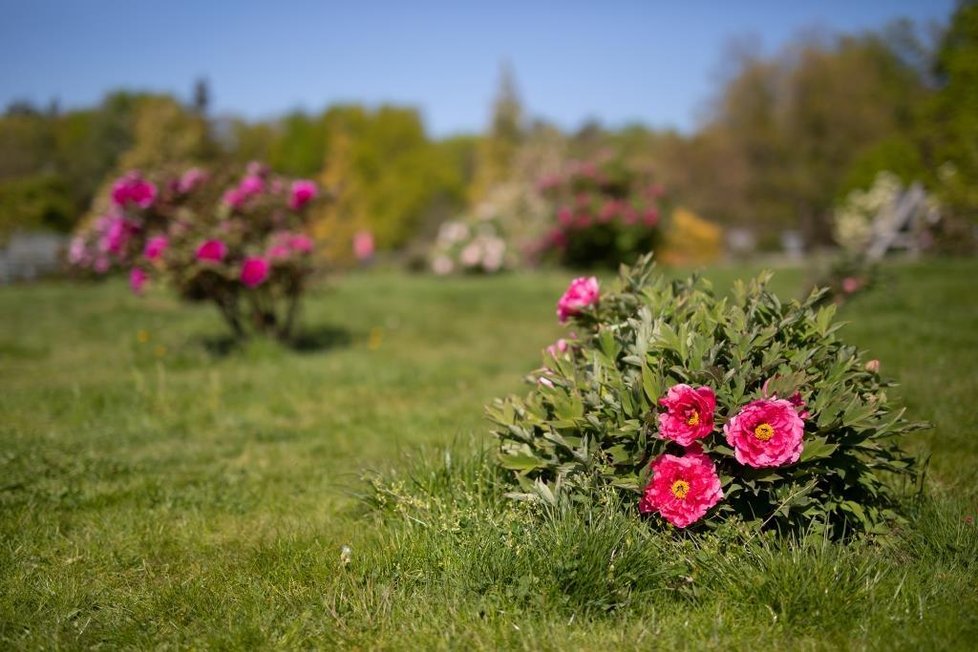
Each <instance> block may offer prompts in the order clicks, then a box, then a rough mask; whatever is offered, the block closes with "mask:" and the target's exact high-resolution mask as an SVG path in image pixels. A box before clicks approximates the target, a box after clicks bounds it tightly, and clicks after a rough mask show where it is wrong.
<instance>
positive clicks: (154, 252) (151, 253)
mask: <svg viewBox="0 0 978 652" xmlns="http://www.w3.org/2000/svg"><path fill="white" fill-rule="evenodd" d="M169 244H170V241H169V240H167V238H166V236H165V235H154V236H153V237H152V238H150V239H149V240H147V241H146V247H145V249H143V255H144V256H146V259H147V260H159V259H160V257H161V256H162V255H163V252H164V251H166V248H167V246H168V245H169Z"/></svg>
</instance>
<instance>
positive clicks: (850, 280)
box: [842, 276, 863, 294]
mask: <svg viewBox="0 0 978 652" xmlns="http://www.w3.org/2000/svg"><path fill="white" fill-rule="evenodd" d="M862 286H863V282H862V280H860V279H859V278H857V277H855V276H847V277H845V278H844V279H842V291H843V292H845V293H846V294H852V293H853V292H856V291H858V290H859V288H861V287H862Z"/></svg>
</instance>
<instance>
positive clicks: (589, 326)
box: [488, 256, 922, 535]
mask: <svg viewBox="0 0 978 652" xmlns="http://www.w3.org/2000/svg"><path fill="white" fill-rule="evenodd" d="M769 279H770V275H769V274H763V275H761V276H760V277H759V278H758V279H756V280H754V281H752V282H751V283H749V284H743V283H739V282H738V283H737V284H736V285H735V286H734V291H733V295H732V297H730V298H729V299H727V298H724V299H718V298H717V297H716V296H715V295H714V293H713V292H712V290H711V289H710V285H709V284H708V283H706V282H704V281H703V280H701V279H699V278H696V277H693V278H691V279H688V280H677V281H669V280H667V279H666V278H664V277H663V276H661V275H659V274H656V273H655V271H654V269H653V265H652V261H651V256H647V257H644V258H643V259H642V260H640V261H639V262H638V263H637V264H636V265H635V266H634V267H633V268H631V269H628V268H623V269H622V272H621V278H620V281H619V283H618V286H617V287H616V289H614V290H612V291H611V292H607V293H604V294H603V296H602V297H601V300H600V303H599V304H598V307H597V308H596V309H593V310H587V311H584V312H582V313H580V314H579V315H577V316H576V318H575V321H576V324H575V326H576V328H577V331H578V336H577V339H576V341H575V343H574V344H573V346H572V347H571V348H570V349H569V351H570V353H569V355H557V356H555V357H552V358H551V359H550V360H549V361H548V362H547V363H546V364H547V365H549V368H548V369H546V370H545V371H544V372H543V373H542V374H538V376H537V377H538V378H540V377H542V378H543V379H544V382H540V380H537V385H536V387H535V388H534V389H533V390H532V391H531V392H530V393H529V394H528V395H526V396H525V397H524V398H518V397H509V398H507V399H505V400H497V401H495V402H494V403H493V404H492V405H491V406H490V407H489V408H488V413H489V416H490V419H491V420H492V421H493V423H494V426H495V427H494V430H493V432H494V434H495V435H496V437H497V438H498V439H499V442H500V456H499V463H500V464H501V465H502V466H503V467H504V468H506V469H510V470H511V471H512V475H513V477H514V479H515V480H516V481H517V482H518V484H519V487H520V490H519V492H520V493H519V494H518V495H521V496H523V497H526V498H530V499H536V500H539V499H543V500H545V501H547V502H557V501H560V500H564V499H566V500H569V501H573V502H577V503H584V504H586V503H587V502H589V501H590V500H593V496H594V495H595V492H596V491H600V490H601V489H602V488H604V487H608V486H613V487H616V488H618V489H620V490H621V491H622V492H623V494H624V495H626V496H631V497H632V498H631V501H634V502H637V495H638V494H639V493H640V492H641V490H642V489H643V487H644V486H645V485H646V482H647V481H648V479H649V471H648V466H649V463H650V461H651V460H654V459H655V458H656V457H658V456H659V455H660V454H662V453H665V452H668V451H671V450H673V449H672V448H671V447H670V446H671V445H670V444H669V442H667V441H665V440H663V439H661V438H659V436H658V435H657V430H656V414H657V409H656V408H657V405H658V401H659V399H660V398H662V397H663V396H665V394H666V391H667V390H668V389H669V388H670V387H672V386H673V385H676V384H679V383H685V384H689V385H692V386H694V387H696V386H707V387H710V388H712V389H713V390H714V392H715V393H716V399H717V417H716V418H717V424H718V425H717V427H716V429H715V431H714V432H713V433H712V434H710V435H708V436H707V437H706V438H705V439H703V440H701V441H702V444H703V448H704V450H705V451H706V452H707V453H708V454H709V455H710V456H711V458H712V460H713V461H714V463H715V464H716V466H717V469H718V472H719V474H720V476H721V479H722V484H723V493H724V499H723V501H721V503H720V504H719V506H718V507H717V508H716V509H715V510H712V511H711V512H710V513H709V514H708V516H707V519H706V521H707V523H708V524H709V525H710V526H713V527H715V526H716V525H717V524H719V523H722V522H723V521H725V520H727V519H729V518H738V519H742V520H744V521H747V522H750V523H752V524H754V525H755V526H756V527H759V528H766V527H772V528H777V529H779V530H781V531H799V530H809V529H813V528H822V527H826V528H827V529H828V531H830V532H831V533H832V534H833V535H841V534H845V533H849V532H853V531H856V532H859V531H873V532H875V531H881V530H883V529H884V528H885V526H886V524H887V523H889V522H891V521H893V520H894V519H896V518H897V513H896V512H895V511H894V510H895V508H896V507H897V502H898V496H899V492H900V490H901V489H906V486H903V487H901V486H900V484H899V483H900V481H903V482H911V481H913V479H914V478H915V474H916V470H915V464H914V460H913V458H912V457H910V456H908V455H907V454H906V453H904V452H903V451H902V450H901V448H900V447H899V444H900V440H901V439H902V437H903V436H904V435H906V434H907V433H909V432H911V431H913V430H916V429H919V428H921V427H922V424H916V423H910V422H908V421H907V420H905V419H904V418H903V411H902V410H895V409H894V408H893V407H892V406H891V405H890V403H889V401H888V398H887V389H888V388H889V387H890V386H891V384H890V383H888V382H886V381H884V380H882V379H881V378H880V377H879V376H878V374H876V373H874V372H872V371H869V370H867V369H866V368H865V366H864V362H863V361H862V360H861V355H860V353H859V351H858V350H857V349H856V348H855V347H853V346H849V345H846V344H844V343H843V342H842V341H841V340H839V339H838V338H837V336H836V334H835V333H836V330H837V329H838V328H839V325H838V324H833V321H832V318H833V313H834V311H835V309H834V307H832V306H829V307H822V308H818V307H817V304H818V303H819V299H820V297H821V293H819V292H813V293H812V294H811V295H810V296H809V297H808V298H807V299H806V300H805V301H803V302H798V301H791V302H782V301H781V300H780V299H778V297H777V296H776V295H775V294H774V293H772V292H771V291H770V290H769V289H768V288H767V282H768V280H769ZM795 393H799V394H800V396H801V398H802V399H803V400H804V401H805V403H806V407H805V409H806V410H807V411H808V415H807V416H806V417H805V431H804V439H803V441H804V449H803V451H802V453H801V458H800V460H799V461H798V462H797V463H792V464H788V465H785V466H779V467H775V468H761V469H757V468H752V467H747V466H743V465H741V464H740V463H739V462H737V460H736V459H735V458H734V451H733V450H732V449H731V448H730V446H729V445H728V443H727V441H725V440H724V439H723V437H722V435H721V433H720V432H719V431H720V430H721V427H722V426H723V424H724V423H725V422H726V421H727V420H728V419H730V418H732V417H733V416H734V415H735V414H736V413H737V412H738V411H739V410H740V409H741V408H742V407H743V406H744V405H746V404H747V403H749V402H750V401H753V400H757V399H760V398H764V397H767V396H772V395H775V396H781V397H789V396H792V395H793V394H795ZM626 502H629V501H628V499H626Z"/></svg>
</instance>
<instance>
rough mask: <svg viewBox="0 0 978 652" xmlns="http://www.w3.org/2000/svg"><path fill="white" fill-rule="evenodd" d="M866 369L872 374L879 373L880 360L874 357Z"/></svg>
mask: <svg viewBox="0 0 978 652" xmlns="http://www.w3.org/2000/svg"><path fill="white" fill-rule="evenodd" d="M866 371H868V372H869V373H871V374H878V373H879V372H880V361H879V360H875V359H874V360H870V361H869V362H867V363H866Z"/></svg>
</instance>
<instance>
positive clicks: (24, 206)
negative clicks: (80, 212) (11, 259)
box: [0, 174, 76, 243]
mask: <svg viewBox="0 0 978 652" xmlns="http://www.w3.org/2000/svg"><path fill="white" fill-rule="evenodd" d="M75 215H76V212H75V206H74V204H73V203H72V201H71V196H70V192H69V189H68V187H67V186H66V185H65V183H64V181H63V180H62V178H61V177H59V176H57V175H52V174H47V175H45V174H38V175H33V176H26V177H17V178H13V179H4V180H0V243H3V242H5V241H6V239H7V238H8V237H9V236H10V235H11V234H12V233H13V232H15V231H33V230H37V229H43V230H55V231H67V230H69V229H70V228H71V223H72V220H73V218H74V216H75Z"/></svg>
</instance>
